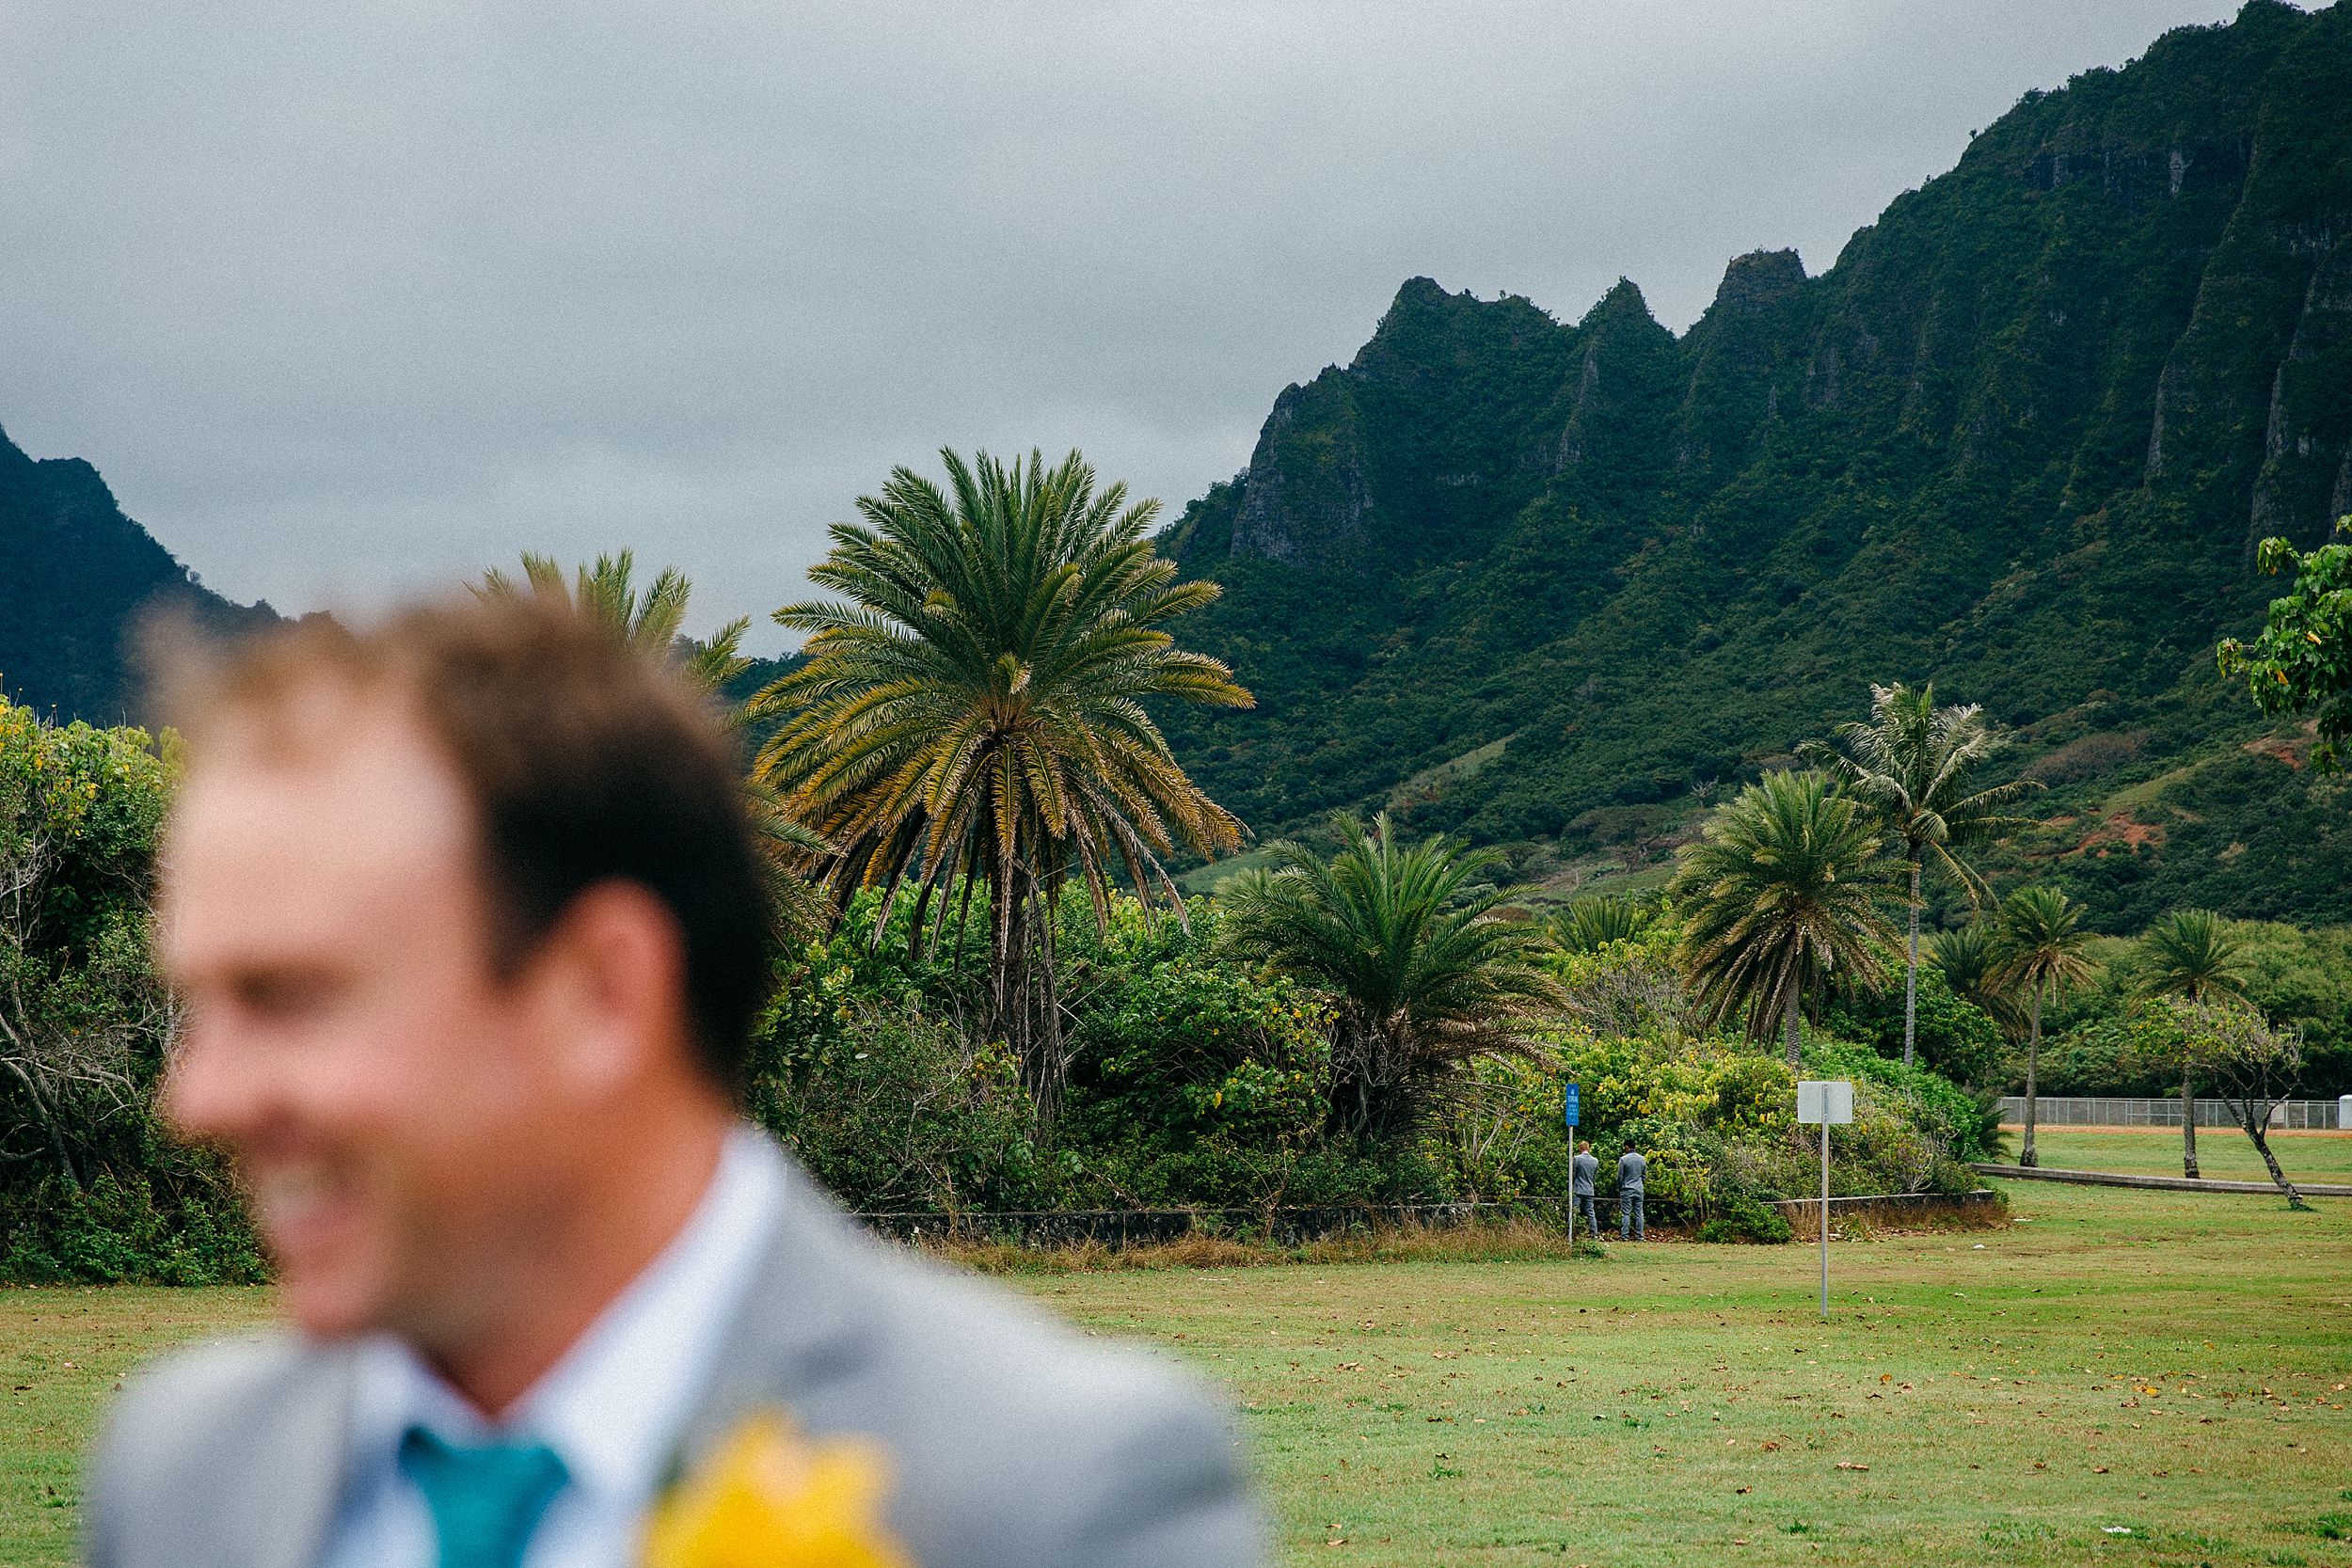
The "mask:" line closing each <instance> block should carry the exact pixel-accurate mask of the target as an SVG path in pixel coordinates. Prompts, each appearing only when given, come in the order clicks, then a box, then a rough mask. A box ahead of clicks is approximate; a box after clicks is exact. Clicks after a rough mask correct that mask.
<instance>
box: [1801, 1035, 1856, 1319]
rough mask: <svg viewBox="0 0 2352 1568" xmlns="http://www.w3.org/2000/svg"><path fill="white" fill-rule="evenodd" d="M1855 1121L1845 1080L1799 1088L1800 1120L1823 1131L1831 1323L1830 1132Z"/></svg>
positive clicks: (1824, 1275)
mask: <svg viewBox="0 0 2352 1568" xmlns="http://www.w3.org/2000/svg"><path fill="white" fill-rule="evenodd" d="M1852 1120H1853V1085H1852V1084H1851V1083H1849V1082H1847V1081H1846V1080H1845V1079H1842V1078H1807V1079H1804V1080H1802V1081H1800V1082H1799V1083H1798V1085H1797V1121H1798V1123H1799V1125H1801V1126H1817V1127H1819V1128H1820V1130H1821V1321H1822V1322H1824V1323H1826V1322H1828V1321H1829V1130H1830V1127H1831V1126H1832V1124H1834V1123H1836V1122H1841V1121H1842V1122H1851V1121H1852Z"/></svg>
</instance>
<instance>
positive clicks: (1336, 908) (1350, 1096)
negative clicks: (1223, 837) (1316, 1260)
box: [1217, 814, 1565, 1137]
mask: <svg viewBox="0 0 2352 1568" xmlns="http://www.w3.org/2000/svg"><path fill="white" fill-rule="evenodd" d="M1340 833H1341V837H1342V845H1341V848H1340V851H1339V853H1338V854H1336V855H1334V856H1333V857H1332V858H1331V859H1330V860H1329V861H1328V862H1326V861H1324V860H1322V859H1320V858H1318V857H1317V856H1316V855H1315V854H1314V853H1313V852H1312V851H1311V850H1308V849H1304V848H1301V847H1299V846H1297V845H1295V844H1292V843H1288V842H1283V843H1277V844H1273V845H1270V846H1268V850H1269V853H1270V855H1271V857H1272V863H1271V865H1270V867H1269V868H1267V869H1264V870H1255V871H1245V872H1243V873H1241V874H1240V875H1239V876H1236V877H1234V878H1233V879H1231V880H1230V881H1228V882H1227V883H1226V884H1225V886H1224V887H1223V888H1221V889H1219V890H1218V893H1217V902H1218V904H1219V905H1220V906H1221V907H1222V908H1223V910H1224V911H1225V928H1224V934H1223V940H1224V941H1225V942H1227V943H1228V944H1229V945H1231V946H1232V947H1233V948H1234V949H1236V950H1238V951H1240V952H1242V953H1245V954H1248V955H1250V956H1252V957H1255V958H1263V959H1264V960H1266V961H1268V962H1271V963H1272V964H1273V965H1274V966H1275V967H1276V968H1277V969H1279V970H1280V971H1282V972H1283V973H1285V974H1290V975H1292V976H1294V977H1295V978H1297V979H1298V980H1300V981H1302V982H1304V983H1305V984H1307V985H1310V986H1313V987H1315V988H1317V989H1318V990H1325V991H1328V992H1330V993H1331V994H1332V995H1333V996H1334V997H1336V998H1338V1000H1339V1037H1338V1039H1337V1041H1336V1042H1335V1043H1336V1045H1337V1047H1338V1049H1337V1050H1336V1052H1335V1053H1334V1054H1335V1056H1336V1058H1337V1068H1338V1074H1337V1079H1338V1081H1337V1083H1336V1084H1335V1085H1334V1087H1333V1094H1332V1098H1333V1102H1334V1112H1335V1117H1336V1119H1338V1120H1339V1121H1340V1122H1341V1123H1342V1124H1343V1125H1344V1126H1345V1127H1346V1128H1348V1129H1349V1130H1350V1131H1352V1132H1358V1133H1361V1134H1365V1135H1368V1136H1375V1137H1381V1136H1391V1135H1394V1134H1396V1133H1399V1132H1405V1131H1406V1130H1407V1129H1409V1128H1410V1127H1411V1126H1412V1125H1413V1124H1414V1122H1415V1121H1416V1119H1417V1118H1418V1117H1420V1116H1421V1115H1422V1113H1423V1112H1424V1111H1425V1110H1426V1109H1427V1108H1428V1107H1429V1106H1430V1104H1431V1103H1432V1101H1435V1100H1436V1099H1437V1098H1438V1097H1439V1096H1440V1095H1442V1093H1443V1092H1444V1090H1445V1089H1446V1088H1447V1087H1448V1086H1449V1085H1450V1084H1451V1082H1452V1081H1453V1080H1454V1078H1455V1077H1456V1076H1458V1075H1459V1073H1460V1070H1461V1069H1462V1068H1463V1066H1464V1065H1465V1064H1467V1063H1469V1062H1470V1061H1472V1060H1474V1059H1476V1058H1478V1057H1480V1056H1492V1055H1526V1054H1532V1053H1534V1052H1535V1051H1536V1049H1537V1047H1536V1044H1535V1041H1534V1035H1533V1031H1534V1030H1535V1029H1536V1028H1537V1027H1539V1020H1540V1018H1541V1016H1542V1015H1546V1014H1551V1013H1555V1012H1556V1011H1557V1010H1558V1009H1559V1007H1560V1006H1562V1004H1563V1003H1564V1001H1565V997H1564V994H1563V993H1562V991H1561V989H1560V985H1559V982H1558V981H1556V980H1554V979H1553V978H1552V977H1551V976H1550V975H1549V974H1547V973H1545V971H1544V970H1543V968H1542V967H1541V964H1540V962H1539V959H1540V957H1541V955H1542V953H1543V951H1544V949H1545V946H1546V938H1545V936H1544V933H1543V931H1542V929H1541V928H1540V927H1536V926H1534V924H1532V923H1529V922H1524V921H1508V920H1503V919H1501V918H1499V917H1498V916H1497V914H1496V912H1495V911H1497V910H1498V909H1499V908H1500V907H1501V906H1502V904H1503V903H1504V902H1505V901H1506V900H1507V899H1509V898H1510V897H1511V896H1513V891H1514V890H1511V889H1507V888H1493V887H1486V888H1480V887H1478V886H1477V885H1476V884H1477V883H1479V882H1480V881H1481V879H1483V878H1484V876H1485V874H1486V872H1487V871H1488V870H1490V869H1491V868H1492V867H1493V866H1494V865H1496V864H1497V863H1499V861H1500V859H1501V857H1500V856H1498V855H1496V854H1495V853H1493V852H1492V851H1489V850H1480V851H1472V850H1470V849H1467V848H1465V847H1462V846H1460V845H1458V844H1454V843H1453V842H1450V841H1449V840H1447V839H1445V838H1443V837H1437V838H1432V839H1429V840H1428V841H1427V842H1425V843H1422V844H1418V845H1414V846H1411V847H1405V848H1400V847H1397V844H1396V842H1395V837H1394V834H1393V833H1392V832H1391V828H1390V825H1389V818H1388V816H1387V815H1386V814H1383V815H1381V816H1376V817H1375V818H1374V819H1373V825H1372V829H1371V831H1370V832H1366V831H1365V829H1364V826H1363V824H1362V823H1360V822H1359V821H1357V820H1356V819H1354V818H1353V817H1343V818H1342V819H1341V821H1340Z"/></svg>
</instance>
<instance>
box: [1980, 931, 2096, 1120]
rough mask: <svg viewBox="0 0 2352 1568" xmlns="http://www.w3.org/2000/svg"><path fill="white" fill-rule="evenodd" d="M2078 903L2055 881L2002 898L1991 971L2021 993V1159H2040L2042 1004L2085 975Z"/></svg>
mask: <svg viewBox="0 0 2352 1568" xmlns="http://www.w3.org/2000/svg"><path fill="white" fill-rule="evenodd" d="M2083 912H2084V911H2083V907H2082V906H2081V905H2080V904H2077V903H2075V902H2074V900H2073V899H2072V898H2069V897H2067V896H2066V895H2065V894H2063V893H2060V892H2059V891H2058V889H2057V888H2054V887H2026V888H2019V889H2018V890H2017V891H2016V892H2015V893H2012V894H2010V895H2009V896H2008V897H2007V898H2005V899H2003V900H2002V901H2001V911H2000V916H1999V925H1998V927H1997V929H1998V942H1999V953H2000V959H1999V962H1998V964H1997V966H1996V967H1995V969H1994V975H1995V976H1996V978H1997V982H1998V984H1999V985H2000V986H2001V987H2002V988H2003V989H2005V990H2022V991H2024V992H2025V993H2026V1136H2025V1139H2024V1141H2023V1143H2022V1145H2021V1146H2020V1148H2019V1149H2018V1154H2017V1163H2018V1164H2021V1165H2033V1164H2040V1163H2041V1162H2040V1157H2039V1156H2038V1155H2037V1154H2036V1153H2035V1151H2034V1144H2033V1132H2034V1096H2035V1090H2036V1084H2035V1076H2036V1074H2037V1073H2038V1072H2039V1071H2040V1069H2041V1066H2042V1003H2043V1001H2044V1000H2045V999H2047V998H2053V997H2057V996H2058V995H2061V994H2063V993H2064V992H2065V991H2066V990H2069V989H2070V988H2072V987H2074V986H2078V985H2080V984H2082V982H2084V981H2085V980H2088V979H2090V974H2091V967H2090V958H2087V957H2085V956H2084V949H2085V948H2086V947H2087V946H2088V945H2089V944H2090V932H2089V931H2087V930H2085V929H2084V928H2083Z"/></svg>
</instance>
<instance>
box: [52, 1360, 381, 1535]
mask: <svg viewBox="0 0 2352 1568" xmlns="http://www.w3.org/2000/svg"><path fill="white" fill-rule="evenodd" d="M341 1365H342V1358H341V1357H340V1356H338V1355H337V1354H335V1353H333V1352H330V1351H323V1350H319V1349H317V1348H314V1347H312V1346H310V1345H309V1344H307V1343H305V1342H303V1341H302V1340H300V1339H298V1338H294V1336H291V1335H286V1334H265V1335H259V1336H255V1337H253V1338H244V1339H235V1340H226V1341H217V1342H214V1343H209V1344H206V1345H202V1346H199V1347H196V1348H193V1349H188V1350H183V1351H179V1352H175V1353H173V1354H168V1355H166V1356H163V1357H161V1358H160V1359H158V1360H155V1361H152V1362H150V1363H149V1364H148V1365H146V1366H145V1367H142V1368H141V1369H140V1370H138V1371H136V1372H135V1373H134V1374H133V1375H132V1376H131V1378H130V1379H129V1380H128V1381H127V1382H126V1384H125V1386H124V1387H123V1390H122V1392H121V1393H120V1394H119V1395H118V1396H117V1397H116V1399H115V1402H114V1404H113V1406H112V1408H111V1409H110V1410H109V1411H108V1413H107V1417H106V1422H105V1426H104V1429H103V1432H102V1433H101V1434H100V1437H99V1441H98V1444H97V1446H96V1448H95V1449H94V1451H93V1453H92V1456H91V1462H90V1484H89V1486H88V1488H87V1492H88V1503H87V1511H86V1517H85V1521H84V1528H85V1531H86V1534H87V1558H88V1560H90V1561H91V1562H93V1563H100V1564H114V1563H134V1562H140V1561H144V1559H141V1558H138V1557H136V1556H135V1555H134V1553H133V1551H132V1550H131V1548H132V1547H133V1545H135V1544H137V1545H140V1546H141V1547H142V1549H145V1548H152V1547H155V1546H157V1545H158V1544H163V1543H172V1544H173V1546H174V1549H176V1550H177V1552H178V1553H179V1554H180V1555H179V1558H178V1560H180V1561H183V1562H188V1563H201V1562H209V1561H215V1560H218V1561H233V1560H240V1556H239V1554H240V1553H241V1552H243V1551H245V1550H246V1549H248V1548H249V1547H250V1545H251V1544H252V1543H251V1541H250V1539H249V1536H248V1537H246V1538H244V1539H237V1538H232V1536H231V1534H230V1527H229V1526H228V1521H230V1520H231V1519H235V1518H237V1517H238V1516H239V1515H240V1513H243V1512H244V1507H245V1505H247V1504H250V1505H257V1506H258V1505H259V1504H261V1503H262V1501H263V1500H264V1499H263V1498H262V1497H261V1496H260V1495H259V1491H260V1489H262V1488H266V1489H267V1490H268V1491H269V1493H270V1494H271V1497H274V1498H275V1499H276V1501H277V1504H278V1517H279V1519H280V1521H281V1522H282V1523H284V1524H286V1525H287V1526H289V1527H290V1528H292V1527H295V1526H296V1525H297V1524H298V1521H299V1518H300V1515H301V1514H302V1513H303V1512H304V1510H303V1506H302V1501H301V1500H302V1499H304V1498H306V1497H308V1496H309V1495H310V1493H311V1492H313V1491H315V1490H317V1488H316V1487H314V1486H312V1485H311V1484H310V1483H311V1482H312V1481H322V1480H325V1479H327V1478H331V1476H332V1475H333V1473H334V1471H335V1468H336V1465H337V1464H338V1460H339V1458H340V1455H339V1454H338V1453H337V1452H336V1451H335V1448H334V1439H335V1437H336V1435H337V1434H338V1433H339V1431H340V1420H341V1416H342V1399H343V1383H342V1377H341V1375H340V1373H339V1370H338V1369H339V1368H340V1366H341ZM302 1465H308V1466H310V1467H313V1468H314V1469H315V1471H316V1474H315V1475H304V1474H297V1473H292V1472H291V1470H290V1466H302ZM249 1525H250V1521H249V1520H248V1521H247V1522H246V1526H241V1527H238V1528H240V1529H244V1528H249ZM214 1526H219V1527H222V1539H221V1540H220V1541H218V1542H204V1541H197V1540H191V1539H189V1537H188V1536H187V1534H186V1531H188V1530H190V1529H196V1530H199V1531H200V1530H204V1529H207V1528H211V1527H214Z"/></svg>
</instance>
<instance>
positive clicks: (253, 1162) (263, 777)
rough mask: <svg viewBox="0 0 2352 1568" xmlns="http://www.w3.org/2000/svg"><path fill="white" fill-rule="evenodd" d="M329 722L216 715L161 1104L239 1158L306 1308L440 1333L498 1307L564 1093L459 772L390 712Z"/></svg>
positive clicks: (179, 892)
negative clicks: (281, 735) (508, 963)
mask: <svg viewBox="0 0 2352 1568" xmlns="http://www.w3.org/2000/svg"><path fill="white" fill-rule="evenodd" d="M335 717H336V719H337V721H338V724H339V726H340V734H338V735H337V738H335V739H334V740H331V741H328V742H325V743H322V744H321V745H320V746H319V748H318V749H317V750H316V751H315V752H303V753H302V754H298V755H294V756H282V755H273V754H270V753H267V752H262V751H261V750H259V749H256V748H246V749H240V748H239V747H238V746H237V745H236V744H234V741H235V736H234V734H233V732H232V733H231V734H230V736H228V737H227V739H228V742H229V743H228V744H225V745H223V746H222V747H220V748H218V749H216V750H215V752H212V753H210V754H208V755H207V756H206V757H205V758H204V759H203V760H201V761H199V764H198V765H197V767H196V768H194V770H193V771H192V773H191V774H190V776H189V778H188V780H187V782H186V785H185V787H184V789H183V791H182V794H181V796H180V799H179V801H178V805H177V808H176V810H175V813H174V816H173V822H172V826H171V831H170V833H169V838H168V852H167V858H166V867H167V869H166V876H165V881H164V887H163V892H162V902H161V919H160V921H159V936H158V943H159V948H160V952H161V955H162V958H163V960H164V964H165V967H166V969H167V973H168V974H169V976H170V979H171V980H172V982H173V984H174V985H175V986H176V987H177V989H178V990H179V993H180V995H181V997H182V999H183V1002H184V1004H185V1006H186V1009H187V1012H186V1024H185V1031H184V1036H183V1043H182V1046H181V1050H180V1054H179V1056H178V1057H177V1059H176V1061H175V1063H174V1066H173V1069H172V1072H171V1076H170V1079H169V1082H168V1084H167V1090H166V1097H165V1107H166V1111H167V1115H168V1116H169V1117H170V1118H171V1119H172V1121H173V1122H174V1123H175V1124H176V1125H177V1126H178V1127H179V1128H180V1129H181V1130H182V1131H183V1132H185V1133H187V1134H190V1135H193V1136H198V1137H204V1138H211V1139H215V1140H218V1141H219V1142H221V1143H223V1144H225V1145H226V1146H227V1147H228V1148H230V1151H231V1152H232V1153H233V1154H234V1156H235V1157H236V1160H237V1162H238V1164H239V1165H240V1167H241V1168H242V1170H243V1172H244V1174H245V1176H246V1180H247V1181H248V1182H249V1183H250V1186H251V1189H252V1196H253V1203H254V1212H255V1215H256V1217H257V1219H258V1221H259V1223H260V1226H261V1228H262V1234H263V1237H264V1238H265V1240H266V1241H267V1243H269V1246H270V1248H271V1250H272V1252H273V1253H274V1254H275V1256H276V1259H277V1260H278V1268H279V1274H280V1277H281V1280H282V1285H283V1291H284V1298H285V1301H286V1303H287V1305H288V1307H289V1309H290V1310H291V1311H292V1313H293V1315H294V1319H295V1321H296V1322H297V1323H300V1324H301V1325H302V1326H303V1327H305V1328H307V1329H309V1330H310V1331H311V1332H312V1333H315V1334H321V1335H343V1334H351V1333H355V1332H359V1331H363V1330H369V1329H377V1328H385V1329H390V1330H393V1331H395V1332H400V1333H403V1334H405V1335H407V1336H408V1337H410V1338H413V1339H415V1340H417V1341H419V1342H421V1343H426V1344H430V1343H432V1342H434V1340H435V1339H437V1338H441V1337H444V1336H447V1335H450V1334H453V1333H456V1334H462V1333H464V1332H467V1331H468V1329H469V1323H468V1320H469V1317H475V1316H479V1315H480V1314H482V1313H485V1312H489V1311H494V1310H495V1309H496V1307H495V1303H496V1300H497V1297H498V1294H499V1287H500V1282H501V1277H502V1276H503V1275H505V1274H506V1273H507V1272H508V1271H509V1270H510V1269H511V1267H512V1262H511V1259H513V1258H515V1257H516V1256H518V1255H520V1254H526V1253H528V1252H529V1251H530V1243H531V1235H530V1232H531V1231H532V1228H533V1218H534V1203H536V1202H539V1201H541V1200H544V1199H548V1198H550V1197H552V1196H553V1195H555V1194H557V1193H559V1192H560V1191H561V1188H562V1180H561V1176H560V1166H561V1164H562V1163H563V1162H562V1150H561V1148H560V1145H561V1142H562V1139H561V1133H560V1132H559V1129H560V1128H561V1127H562V1125H563V1121H564V1106H563V1105H562V1103H561V1101H562V1092H561V1085H560V1083H558V1082H556V1081H553V1080H551V1078H550V1074H549V1072H548V1048H549V1041H548V1018H547V1017H546V1011H547V1009H546V1008H545V1006H542V1005H539V1004H538V1003H535V1002H534V1000H533V995H532V988H531V987H529V986H527V985H523V984H520V983H515V984H507V983H502V982H501V980H500V978H499V977H498V975H497V974H495V973H494V970H493V968H492V965H491V962H490V958H489V954H488V950H487V945H486V942H485V912H484V908H483V895H482V890H481V887H480V884H479V879H478V873H477V870H476V865H477V861H476V837H475V830H474V826H473V822H472V819H471V816H470V814H469V808H468V802H467V800H466V798H465V796H464V795H463V793H462V792H461V788H460V785H459V784H458V782H457V780H456V779H455V778H454V777H453V774H452V773H451V771H450V769H449V768H448V767H447V766H446V765H445V764H444V763H443V762H442V761H441V760H440V759H439V757H438V756H437V755H436V754H435V752H433V751H432V750H431V748H430V747H429V746H428V744H427V743H426V741H425V740H424V739H423V737H422V736H421V735H419V734H418V733H417V731H416V730H415V729H414V727H413V726H411V725H410V724H408V723H406V722H405V721H402V720H400V719H398V718H397V717H390V716H386V715H384V714H383V712H382V710H381V709H380V708H379V709H378V710H377V711H376V712H375V713H373V714H372V713H370V712H369V710H368V709H367V707H366V706H365V705H358V704H353V705H343V706H342V707H341V710H340V711H339V712H338V713H337V715H336V716H335ZM327 733H330V734H335V733H336V731H334V730H329V731H328V732H327Z"/></svg>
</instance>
